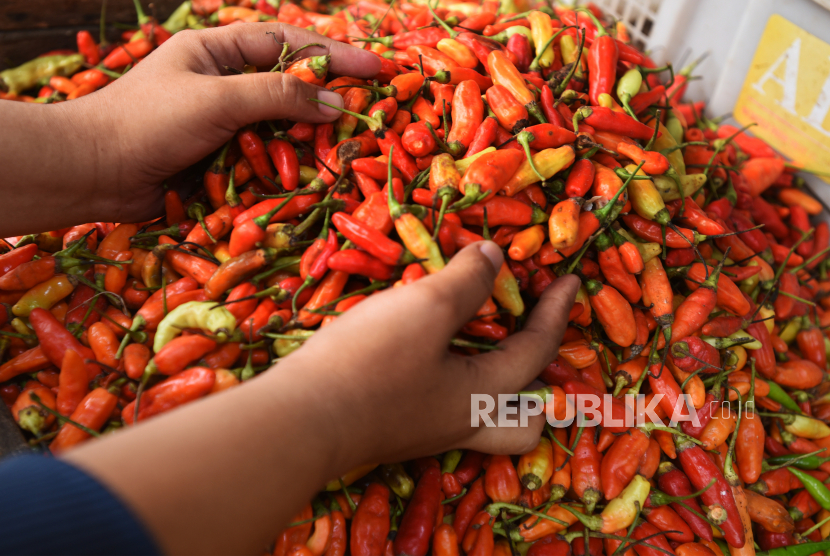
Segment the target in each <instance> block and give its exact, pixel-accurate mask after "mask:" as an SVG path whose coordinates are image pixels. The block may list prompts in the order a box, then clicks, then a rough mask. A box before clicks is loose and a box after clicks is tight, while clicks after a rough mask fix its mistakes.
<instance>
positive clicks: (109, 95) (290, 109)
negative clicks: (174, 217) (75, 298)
mask: <svg viewBox="0 0 830 556" xmlns="http://www.w3.org/2000/svg"><path fill="white" fill-rule="evenodd" d="M269 33H270V34H269ZM277 42H288V43H289V44H290V45H291V49H292V50H293V49H296V48H298V47H300V46H303V45H306V44H309V43H320V44H323V45H325V47H324V48H320V47H310V48H306V49H303V50H302V51H301V52H300V53H298V55H297V57H295V58H294V59H300V58H305V57H309V56H320V55H323V54H330V55H331V66H330V71H331V73H334V74H338V75H349V76H354V77H365V78H369V77H372V76H374V75H375V74H376V73H377V72H378V71H379V70H380V61H379V60H378V57H377V56H376V55H374V54H372V53H370V52H368V51H363V50H360V49H358V48H354V47H352V46H349V45H346V44H343V43H340V42H336V41H332V40H330V39H327V38H325V37H322V36H320V35H318V34H316V33H312V32H310V31H306V30H304V29H300V28H298V27H293V26H290V25H283V24H281V23H247V24H236V25H230V26H227V27H221V28H217V29H205V30H202V31H183V32H180V33H177V34H176V35H174V36H173V38H171V39H170V40H168V41H167V42H165V43H164V45H163V46H161V47H160V48H159V49H157V50H156V51H155V52H153V53H152V54H150V55H149V56H148V57H147V59H146V60H144V61H143V62H141V63H140V64H139V65H137V66H136V67H135V68H134V69H132V70H130V71H129V72H127V74H126V75H124V76H123V77H121V78H119V79H118V80H117V81H116V82H115V83H113V84H112V85H110V86H108V87H106V88H104V89H102V90H101V91H99V92H97V93H94V94H92V95H89V96H87V97H83V98H81V99H78V100H73V101H71V102H68V103H64V104H63V105H62V107H63V108H65V109H66V110H67V111H69V115H70V119H71V120H72V121H75V122H79V127H85V128H86V127H89V126H90V125H91V126H92V131H93V133H94V135H95V136H94V138H92V140H93V142H94V152H95V155H94V162H93V165H94V178H93V179H94V199H95V202H97V203H99V204H100V205H101V206H100V207H98V208H97V209H96V210H97V212H98V213H100V219H101V220H106V221H108V222H139V221H143V220H148V219H150V218H154V217H157V216H159V215H160V214H161V213H162V209H163V204H162V196H163V194H164V192H163V191H162V188H161V182H162V181H163V180H165V179H167V178H169V177H170V176H172V175H173V174H175V173H176V172H179V171H181V170H184V169H185V168H187V167H188V166H190V165H192V164H194V163H196V162H198V161H199V160H201V159H202V158H204V157H205V156H207V155H209V154H210V153H211V152H213V151H215V150H216V149H218V148H220V147H221V146H222V145H223V144H224V143H225V142H227V141H228V140H230V139H231V138H232V137H233V135H234V133H236V131H237V130H238V129H239V128H241V127H243V126H245V125H248V124H252V123H255V122H259V121H263V120H274V119H281V118H288V119H290V120H292V121H303V122H312V123H321V122H330V121H333V120H335V119H336V118H337V117H338V116H339V112H337V111H336V110H334V109H331V108H329V107H326V106H323V105H320V104H317V103H314V102H310V101H309V100H308V99H309V98H317V99H320V100H325V101H327V102H329V103H331V104H334V105H337V106H342V105H343V101H342V97H341V96H340V95H339V94H337V93H334V92H331V91H327V90H326V89H323V88H322V87H317V86H314V85H310V84H308V83H305V82H304V81H301V80H300V79H298V78H297V77H294V76H293V75H287V74H282V73H267V72H263V73H255V74H243V75H231V74H230V73H229V72H228V71H227V70H226V69H225V67H226V66H227V67H230V68H235V69H242V67H243V66H244V65H246V64H250V65H255V66H268V67H270V66H273V65H274V64H276V62H277V61H278V58H279V55H280V52H281V47H280V45H278V44H277ZM90 150H91V151H92V150H93V149H90Z"/></svg>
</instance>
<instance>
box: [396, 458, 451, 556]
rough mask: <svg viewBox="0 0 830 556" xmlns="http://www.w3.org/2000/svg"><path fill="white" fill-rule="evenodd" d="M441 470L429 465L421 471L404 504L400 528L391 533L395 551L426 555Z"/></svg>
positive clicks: (437, 505)
mask: <svg viewBox="0 0 830 556" xmlns="http://www.w3.org/2000/svg"><path fill="white" fill-rule="evenodd" d="M440 494H441V470H440V469H438V468H436V467H430V468H428V469H427V470H426V471H424V473H423V475H422V476H421V478H420V480H419V481H418V485H417V486H416V487H415V492H414V493H413V495H412V500H410V501H409V505H407V507H406V511H405V512H404V514H403V518H402V519H401V524H400V528H399V529H398V533H397V534H396V535H395V543H394V549H395V553H396V554H411V555H412V556H426V554H427V552H428V551H429V541H430V539H431V537H432V529H433V527H434V526H435V518H436V515H437V514H438V510H439V507H440V504H441V500H440Z"/></svg>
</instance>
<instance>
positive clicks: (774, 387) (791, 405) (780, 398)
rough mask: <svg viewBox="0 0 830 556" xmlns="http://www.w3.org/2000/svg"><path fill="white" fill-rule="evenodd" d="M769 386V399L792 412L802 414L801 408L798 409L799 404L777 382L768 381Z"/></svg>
mask: <svg viewBox="0 0 830 556" xmlns="http://www.w3.org/2000/svg"><path fill="white" fill-rule="evenodd" d="M767 384H769V394H767V397H768V398H769V399H771V400H773V401H776V402H778V403H780V404H781V405H783V406H784V407H786V408H787V409H789V410H790V411H795V412H797V413H801V408H800V407H798V404H797V403H795V401H794V400H793V399H792V398H791V397H790V395H789V394H787V393H786V392H785V391H784V389H783V388H781V387H780V386H778V384H777V383H776V382H775V381H772V380H770V381H767Z"/></svg>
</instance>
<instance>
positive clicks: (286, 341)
mask: <svg viewBox="0 0 830 556" xmlns="http://www.w3.org/2000/svg"><path fill="white" fill-rule="evenodd" d="M313 335H314V330H302V329H300V328H295V329H294V330H289V331H288V332H286V333H285V334H264V336H267V337H268V338H274V352H275V353H276V354H277V356H278V357H285V356H287V355H288V354H290V353H292V352H294V351H296V350H298V349H300V348H301V347H302V346H303V342H305V341H306V340H308V339H309V338H311V337H312V336H313Z"/></svg>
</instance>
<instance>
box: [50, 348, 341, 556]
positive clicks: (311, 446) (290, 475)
mask: <svg viewBox="0 0 830 556" xmlns="http://www.w3.org/2000/svg"><path fill="white" fill-rule="evenodd" d="M323 370H324V369H320V370H319V371H317V372H316V373H315V372H314V371H310V372H309V370H308V369H303V368H298V367H297V366H296V365H293V366H292V363H291V362H290V361H286V362H284V363H280V365H278V366H277V367H275V368H273V369H272V370H270V371H268V372H267V373H265V374H263V375H261V376H260V377H258V378H256V379H255V380H253V381H250V382H247V383H245V384H244V385H243V386H241V387H239V388H236V389H233V390H230V391H227V392H225V393H223V394H222V395H220V396H211V397H209V398H207V399H205V400H203V401H201V402H198V403H195V404H193V405H192V406H190V407H188V408H187V410H186V411H175V412H173V413H171V414H169V415H167V416H164V417H162V418H157V419H154V420H152V421H149V422H147V423H146V424H142V425H141V426H139V427H136V428H135V429H134V430H132V431H125V432H122V433H119V434H116V435H114V436H112V437H110V438H107V439H102V440H99V441H97V442H90V443H88V444H86V445H85V446H83V447H82V448H79V449H78V450H76V451H73V452H70V453H68V454H67V455H66V459H67V460H68V461H70V462H71V463H73V464H76V465H78V466H79V467H81V468H83V469H85V470H87V471H89V472H90V473H91V474H92V475H94V476H95V477H97V478H99V479H100V480H101V481H103V483H104V484H106V485H108V486H109V487H110V488H112V489H113V490H114V491H115V492H116V493H117V494H118V495H119V496H120V497H122V499H123V500H125V502H127V504H128V505H129V506H130V507H132V508H133V510H134V511H136V512H137V513H138V515H139V517H140V518H141V519H142V520H143V521H144V522H145V524H146V525H147V526H148V528H149V529H150V530H151V531H152V532H153V534H154V535H155V537H156V540H157V541H158V542H159V544H160V545H161V547H162V549H163V550H165V551H166V552H168V553H177V554H178V553H201V554H206V553H224V554H239V553H243V552H245V553H261V552H262V550H263V548H264V547H265V546H267V544H268V543H269V542H271V541H273V539H274V536H275V535H276V534H277V532H278V531H279V530H280V529H281V528H282V527H283V526H285V525H286V524H287V523H288V522H289V521H290V520H291V518H292V517H293V515H294V514H295V513H296V512H297V511H298V510H299V509H300V508H301V507H302V506H303V505H304V504H306V503H307V502H308V500H309V499H310V498H311V497H312V496H313V494H314V492H316V491H318V490H319V489H320V488H321V486H322V485H323V484H324V483H325V481H327V480H329V479H331V478H332V477H333V476H335V475H336V474H337V473H339V472H342V471H343V470H342V469H339V467H340V466H342V465H351V464H352V462H350V461H346V459H347V458H346V459H344V458H343V455H342V454H340V453H339V452H338V444H339V443H338V442H336V439H333V438H331V437H332V436H333V435H332V428H331V427H330V426H329V422H330V418H329V416H328V415H327V414H326V412H325V410H324V409H321V408H331V407H332V404H331V396H330V394H329V393H328V391H327V390H326V388H325V383H326V381H325V380H323V378H324V377H323V376H322V375H323V372H322V371H323ZM318 376H319V378H317V377H318ZM207 532H214V533H216V534H206V533H207ZM218 532H221V533H218Z"/></svg>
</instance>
